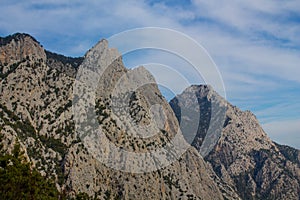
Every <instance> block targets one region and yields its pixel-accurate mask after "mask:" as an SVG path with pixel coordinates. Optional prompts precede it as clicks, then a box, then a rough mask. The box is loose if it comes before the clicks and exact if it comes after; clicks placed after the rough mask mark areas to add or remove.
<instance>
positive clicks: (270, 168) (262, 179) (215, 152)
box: [170, 85, 300, 199]
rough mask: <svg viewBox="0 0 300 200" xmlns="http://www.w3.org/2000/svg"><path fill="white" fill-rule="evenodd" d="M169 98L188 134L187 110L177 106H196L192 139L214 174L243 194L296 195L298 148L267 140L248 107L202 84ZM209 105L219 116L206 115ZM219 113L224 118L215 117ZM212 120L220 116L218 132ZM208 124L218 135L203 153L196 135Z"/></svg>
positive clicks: (247, 196)
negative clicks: (192, 98) (196, 121)
mask: <svg viewBox="0 0 300 200" xmlns="http://www.w3.org/2000/svg"><path fill="white" fill-rule="evenodd" d="M194 94H196V95H197V96H198V97H199V98H198V100H199V101H197V102H190V98H187V97H189V96H190V95H194ZM178 102H181V103H178ZM170 104H171V107H172V108H173V109H174V111H175V113H176V116H177V118H178V119H179V121H181V122H180V123H181V127H182V131H183V134H185V135H191V133H190V132H189V131H190V130H189V129H187V128H185V126H187V125H186V124H188V123H189V121H188V119H190V118H191V116H190V115H182V114H181V112H179V111H180V110H184V109H190V110H195V108H198V109H199V110H200V117H199V129H198V132H197V133H195V134H194V135H195V139H194V140H193V143H192V144H193V145H194V146H195V147H196V148H197V149H198V151H199V152H201V153H202V155H203V156H205V160H206V161H207V162H208V163H210V164H211V166H212V167H213V169H214V171H215V173H216V174H217V175H218V177H219V178H221V179H222V181H224V182H226V183H227V184H228V185H231V186H232V187H234V188H235V190H236V192H237V193H238V194H239V195H240V196H241V197H242V198H243V199H299V198H300V196H299V194H300V186H299V185H300V178H299V173H300V168H299V167H300V162H299V150H296V149H293V148H291V147H287V146H281V145H278V144H275V143H274V142H272V141H271V140H270V138H269V137H268V136H267V135H266V133H265V132H264V131H263V129H262V128H261V126H260V124H259V122H258V120H257V119H256V117H255V116H254V115H253V114H252V113H251V112H250V111H241V110H240V109H239V108H237V107H235V106H232V105H231V104H229V103H228V102H226V101H225V99H223V98H222V97H220V96H219V95H218V94H217V93H216V92H214V91H213V89H212V88H210V87H208V86H205V85H202V86H191V87H190V88H188V89H187V90H186V91H184V92H183V93H182V94H180V95H179V96H178V97H176V98H175V99H173V100H171V102H170ZM225 105H226V106H225ZM211 108H214V109H211ZM213 110H214V112H217V113H218V115H217V116H219V118H213V117H211V116H214V114H213V113H212V112H213ZM220 111H221V112H220ZM194 112H195V111H194ZM197 112H198V111H196V113H197ZM185 113H187V112H185ZM189 113H193V112H189ZM223 117H224V120H220V118H223ZM218 121H223V125H222V130H221V131H220V134H219V132H218V129H216V128H215V127H214V125H215V124H216V122H218ZM209 126H212V127H214V130H216V132H217V133H215V134H217V136H216V137H217V138H218V139H217V141H216V143H214V144H215V145H214V147H213V149H211V151H210V152H209V153H208V154H203V151H202V145H203V143H201V141H205V139H206V137H209V133H208V131H207V130H209V128H208V127H209ZM199 141H200V142H199Z"/></svg>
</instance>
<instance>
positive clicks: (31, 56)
mask: <svg viewBox="0 0 300 200" xmlns="http://www.w3.org/2000/svg"><path fill="white" fill-rule="evenodd" d="M24 59H27V60H46V54H45V51H44V49H43V47H42V46H41V45H40V44H39V42H38V41H37V40H36V39H35V38H33V37H32V36H30V35H28V34H24V33H16V34H13V35H10V36H7V37H3V38H1V37H0V63H2V64H3V65H8V64H12V63H16V62H20V61H22V60H24Z"/></svg>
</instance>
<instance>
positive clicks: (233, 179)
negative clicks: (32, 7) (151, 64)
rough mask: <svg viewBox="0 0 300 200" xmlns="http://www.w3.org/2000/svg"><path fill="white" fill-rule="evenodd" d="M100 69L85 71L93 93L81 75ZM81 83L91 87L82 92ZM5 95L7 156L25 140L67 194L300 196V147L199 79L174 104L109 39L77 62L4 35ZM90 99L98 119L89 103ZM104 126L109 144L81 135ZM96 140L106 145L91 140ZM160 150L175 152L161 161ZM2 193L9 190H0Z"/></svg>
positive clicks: (37, 164) (1, 126)
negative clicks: (178, 143) (279, 139)
mask: <svg viewBox="0 0 300 200" xmlns="http://www.w3.org/2000/svg"><path fill="white" fill-rule="evenodd" d="M112 58H117V59H115V60H114V59H112ZM110 62H111V63H110ZM107 63H109V66H107V68H105V69H104V65H106V64H107ZM82 68H84V69H88V70H89V71H82ZM102 69H103V70H102ZM93 70H100V71H101V70H102V71H101V73H102V74H101V77H100V79H97V78H95V79H93V77H92V76H87V77H86V78H87V79H91V80H89V81H90V82H93V81H94V83H95V85H96V86H97V87H95V88H94V89H95V92H94V93H93V92H91V93H89V91H88V90H89V89H90V87H87V86H82V87H81V85H80V84H81V82H80V80H85V79H84V78H85V76H86V74H85V73H91V72H93ZM87 75H88V74H87ZM81 78H82V79H81ZM120 80H121V82H120ZM149 82H150V83H149ZM142 83H149V84H144V85H143V84H142ZM78 84H79V87H78ZM116 85H117V86H118V87H119V88H121V89H119V90H118V88H117V89H116ZM137 85H141V87H139V88H138V89H136V90H135V91H134V92H130V91H131V90H132V89H134V88H135V86H137ZM80 89H83V90H87V91H81V93H79V94H82V96H80V95H79V96H77V94H78V93H76V92H75V93H74V91H75V90H80ZM0 91H1V94H0V95H1V98H0V134H1V135H0V136H1V137H0V138H1V144H2V151H1V156H4V155H6V154H13V152H14V147H15V146H16V144H20V149H21V150H22V151H24V158H25V159H24V160H25V161H23V162H27V163H29V164H30V166H31V169H36V170H37V171H38V172H39V173H40V174H41V175H42V176H43V177H45V179H48V180H53V181H54V183H55V184H56V188H57V190H58V192H59V193H61V194H63V195H62V196H64V198H75V197H76V195H77V197H79V196H78V195H82V196H81V197H82V198H84V199H295V200H299V199H300V161H299V160H300V152H299V150H297V149H294V148H292V147H289V146H285V145H280V144H277V143H275V142H273V141H272V140H271V139H270V138H269V137H268V136H267V135H266V133H265V132H264V131H263V129H262V128H261V126H260V124H259V122H258V120H257V119H256V117H255V116H254V115H253V114H252V113H251V112H250V111H241V110H240V109H239V108H237V107H235V106H233V105H231V104H230V103H229V102H227V101H226V100H225V99H223V98H222V97H221V96H219V95H218V94H217V93H216V92H215V91H214V90H213V88H212V87H211V86H208V85H192V86H190V87H189V88H187V89H186V90H185V91H184V92H183V93H182V94H180V95H178V96H176V97H175V98H174V99H172V100H171V101H170V102H167V101H166V99H165V98H164V97H163V96H162V94H161V93H160V91H159V89H158V86H157V84H155V79H154V77H153V76H152V75H151V74H150V73H149V72H148V71H147V70H146V69H145V68H143V67H140V68H137V69H134V70H128V69H126V68H125V67H124V65H123V62H122V59H121V57H119V56H118V53H117V51H116V50H114V49H110V48H109V47H108V42H107V41H106V40H101V41H100V42H99V43H97V44H96V45H95V46H94V47H93V48H92V49H90V50H89V51H88V52H87V53H86V55H85V56H84V57H79V58H71V57H66V56H63V55H59V54H56V53H52V52H50V51H47V50H45V49H44V48H43V47H42V46H41V45H40V44H39V42H38V41H37V40H36V39H34V38H33V37H32V36H30V35H28V34H20V33H17V34H14V35H11V36H7V37H3V38H1V37H0ZM89 94H91V95H94V96H89ZM93 97H94V98H93ZM85 100H86V102H85ZM87 104H91V106H93V108H94V110H95V116H96V121H95V120H94V121H93V120H89V118H88V117H87V116H92V115H91V113H90V111H89V109H81V108H85V107H84V106H85V105H87ZM82 105H83V107H81V106H82ZM157 105H160V106H157ZM125 111H126V112H125ZM123 112H125V113H123ZM153 118H154V119H155V120H157V121H155V122H153ZM161 121H163V123H160V122H161ZM78 124H79V125H80V126H78ZM153 124H156V126H154V125H153ZM95 125H97V126H99V127H100V129H101V133H102V134H103V135H105V136H106V138H107V140H101V137H99V138H100V139H99V138H98V136H95V137H90V136H89V137H86V136H83V135H81V134H78V132H80V131H84V132H86V133H91V135H92V133H94V132H93V131H94V129H95V127H94V126H95ZM137 127H138V128H137ZM139 127H147V128H146V129H145V130H144V129H140V128H139ZM157 127H158V128H157ZM96 128H97V127H96ZM141 130H143V131H144V132H143V131H141ZM178 130H179V131H178ZM144 133H145V134H149V135H148V136H147V137H139V136H140V135H142V134H144ZM178 134H179V136H182V138H184V141H185V143H190V144H191V146H190V147H189V148H187V149H186V151H185V152H183V153H182V154H180V155H179V154H178V152H177V151H176V150H174V149H175V148H174V149H172V146H168V143H169V142H170V141H173V140H174V138H175V139H176V135H178ZM97 139H99V141H98V142H99V143H100V144H98V143H97V142H95V143H94V144H95V146H92V145H91V146H89V145H88V144H89V143H87V141H88V140H91V141H92V140H94V141H96V140H97ZM109 143H113V144H114V146H115V147H118V148H119V149H122V152H138V153H141V154H142V155H146V154H144V153H147V152H153V155H152V153H150V155H149V156H150V157H149V158H150V159H149V162H148V160H147V162H145V160H146V159H141V160H136V159H131V158H132V157H127V156H126V155H124V154H123V153H120V152H121V151H119V152H115V151H113V149H112V145H110V144H109ZM185 143H184V144H185ZM97 145H100V146H97ZM0 146H1V145H0ZM183 146H184V145H183ZM97 147H100V148H99V149H98V148H97ZM104 147H105V148H104ZM102 148H103V151H102ZM159 148H169V149H171V150H169V151H163V152H162V153H161V154H160V155H159V157H156V156H155V150H156V149H159ZM100 149H101V150H100ZM98 151H99V152H100V153H99V152H98ZM98 153H99V154H98ZM160 156H161V157H160ZM160 158H165V159H166V160H167V161H172V162H170V164H169V165H164V164H163V163H162V162H161V160H160ZM175 158H176V159H175ZM0 160H1V159H0ZM104 161H105V162H104ZM0 163H1V162H0ZM120 163H125V164H124V166H123V165H122V166H121V164H120ZM126 163H127V164H126ZM132 163H133V164H132ZM1 166H2V165H1ZM110 166H116V167H115V168H112V167H110ZM151 167H156V168H157V169H156V170H151ZM120 169H121V170H120ZM141 169H142V170H143V169H144V170H145V171H144V172H143V171H141ZM3 170H4V169H3V166H2V167H0V173H4V171H3ZM135 172H139V173H135ZM0 177H1V175H0ZM0 192H2V194H0V195H1V196H3V195H4V196H5V191H4V192H3V190H1V186H0ZM16 195H17V194H16Z"/></svg>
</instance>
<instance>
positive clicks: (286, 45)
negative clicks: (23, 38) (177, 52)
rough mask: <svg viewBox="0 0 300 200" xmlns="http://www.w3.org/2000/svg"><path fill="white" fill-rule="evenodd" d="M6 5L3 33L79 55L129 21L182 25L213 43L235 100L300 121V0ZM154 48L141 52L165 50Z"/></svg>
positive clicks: (0, 24) (0, 23) (261, 114)
mask: <svg viewBox="0 0 300 200" xmlns="http://www.w3.org/2000/svg"><path fill="white" fill-rule="evenodd" d="M0 12H1V15H0V34H1V35H3V36H4V35H8V34H11V33H14V32H28V33H30V34H32V35H33V36H35V37H36V38H37V39H38V40H39V41H40V42H41V43H42V44H43V45H44V46H45V47H46V48H47V49H49V50H52V51H56V52H59V53H63V54H66V55H74V56H79V55H83V54H84V53H85V52H86V51H87V50H88V49H89V48H91V47H92V46H93V44H94V43H96V42H97V41H98V40H100V39H101V38H107V37H110V36H111V35H112V34H115V33H118V32H120V31H124V30H126V29H130V28H137V27H143V26H156V27H165V28H172V29H175V30H178V31H181V32H183V33H185V34H187V35H189V36H191V37H192V38H194V39H196V40H197V41H198V42H199V43H200V44H202V45H203V46H204V47H205V48H206V49H207V50H208V52H209V53H210V55H211V56H212V58H213V59H214V61H215V62H216V63H217V66H218V67H219V70H220V72H221V74H222V76H223V79H224V82H225V87H226V88H227V96H228V99H229V100H231V101H232V103H233V104H237V105H238V106H240V107H242V108H243V109H250V110H253V111H254V113H255V114H256V115H257V116H258V118H259V119H260V120H261V121H262V122H263V123H264V124H266V123H267V124H272V123H276V124H277V125H279V124H280V123H279V121H283V120H285V122H286V123H291V124H294V125H295V123H298V121H297V120H296V119H300V115H299V113H300V112H299V111H300V110H299V109H300V106H299V105H300V102H299V101H297V99H299V98H300V92H299V91H300V76H299V74H300V67H299V63H300V56H299V55H300V37H299V35H300V1H298V0H290V1H264V2H261V1H259V0H245V1H236V0H229V1H228V0H226V1H225V0H221V1H220V0H218V1H217V0H211V1H204V0H189V1H180V0H172V1H170V0H164V1H158V0H144V1H138V0H128V1H121V0H101V1H94V0H87V1H79V0H72V1H71V0H60V1H58V0H46V1H42V2H41V1H37V0H28V1H26V2H25V1H16V0H4V1H2V2H1V7H0ZM147 56H148V58H147V59H145V60H143V58H142V57H139V58H138V59H137V60H138V61H139V62H142V63H149V62H151V59H149V58H151V56H152V58H153V60H154V61H152V62H155V58H156V59H157V58H158V57H159V56H158V55H154V54H148V55H147ZM149 56H150V57H149ZM132 59H134V57H132ZM166 59H167V60H168V63H167V64H168V65H172V60H171V59H169V58H167V57H166ZM126 62H127V63H136V62H131V61H129V60H127V61H126ZM173 63H175V62H173ZM177 63H178V62H177ZM163 64H164V63H163ZM187 74H188V73H187ZM167 78H170V77H167ZM167 78H166V80H167ZM171 82H172V80H170V83H171ZM291 120H293V121H291ZM281 125H282V124H281ZM272 126H273V124H272ZM269 127H270V125H269ZM274 127H276V126H275V125H274ZM295 127H296V128H297V126H292V125H290V124H289V126H287V127H286V133H289V132H291V133H295V131H294V129H295ZM298 128H299V127H298ZM268 130H269V131H268V132H271V133H270V134H271V135H272V132H274V131H275V130H274V129H268ZM274 133H275V132H274ZM292 137H296V136H295V134H294V135H293V136H292ZM282 141H284V140H282ZM279 142H280V141H279ZM298 142H299V141H298ZM290 144H292V143H290ZM293 145H295V143H293Z"/></svg>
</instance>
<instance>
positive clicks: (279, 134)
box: [263, 119, 300, 149]
mask: <svg viewBox="0 0 300 200" xmlns="http://www.w3.org/2000/svg"><path fill="white" fill-rule="evenodd" d="M263 128H264V130H265V131H266V133H267V134H268V135H269V136H270V137H271V138H272V140H274V141H275V142H278V143H281V144H287V145H292V146H293V147H296V148H298V149H300V119H297V120H290V121H274V122H271V123H267V124H263Z"/></svg>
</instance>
